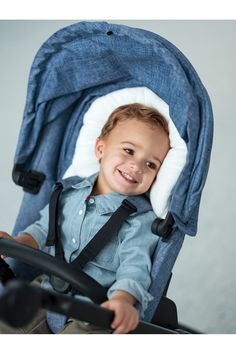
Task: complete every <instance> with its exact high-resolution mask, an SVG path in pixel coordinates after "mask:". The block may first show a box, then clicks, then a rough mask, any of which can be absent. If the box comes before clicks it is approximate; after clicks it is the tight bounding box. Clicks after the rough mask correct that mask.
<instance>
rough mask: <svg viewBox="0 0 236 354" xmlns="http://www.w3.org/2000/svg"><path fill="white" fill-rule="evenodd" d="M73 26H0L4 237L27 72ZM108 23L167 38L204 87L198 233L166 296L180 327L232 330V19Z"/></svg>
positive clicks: (13, 202)
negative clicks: (208, 145)
mask: <svg viewBox="0 0 236 354" xmlns="http://www.w3.org/2000/svg"><path fill="white" fill-rule="evenodd" d="M72 22H73V21H43V22H42V21H0V53H1V56H0V71H1V76H0V77H1V84H0V103H1V104H0V115H1V116H0V131H1V139H0V168H1V173H0V197H1V214H0V229H2V230H5V231H8V232H10V231H11V229H12V227H13V224H14V221H15V218H16V215H17V212H18V209H19V205H20V201H21V197H22V192H21V190H20V189H19V188H18V187H16V186H15V185H14V184H13V182H11V169H12V164H13V157H14V151H15V146H16V142H17V136H18V133H19V127H20V124H21V119H22V113H23V108H24V102H25V95H26V87H27V76H28V73H29V68H30V65H31V63H32V60H33V57H34V55H35V53H36V51H37V50H38V48H39V46H40V45H41V44H42V43H43V41H45V40H46V39H47V38H48V37H49V36H50V35H51V34H52V33H53V32H54V31H56V30H57V29H59V28H61V27H63V26H65V25H67V24H70V23H72ZM74 22H75V21H74ZM110 22H116V23H123V24H126V25H130V26H133V27H140V28H144V29H147V30H151V31H153V32H156V33H158V34H160V35H162V36H164V37H165V38H167V39H169V40H170V41H171V42H172V43H174V44H175V45H176V46H177V47H178V48H179V49H180V50H182V52H183V53H184V54H185V55H186V56H187V57H188V58H189V60H190V61H191V62H192V64H193V65H194V67H195V69H196V70H197V71H198V73H199V76H200V77H201V79H202V81H203V83H204V84H205V86H206V87H207V89H208V92H209V94H210V97H211V99H212V104H213V110H214V115H215V134H214V146H213V151H212V159H211V166H210V172H209V176H208V180H207V183H206V187H205V191H204V194H203V198H202V203H201V208H200V216H199V229H198V234H197V237H195V238H192V237H186V241H185V243H184V246H183V248H182V250H181V253H180V255H179V257H178V260H177V263H176V265H175V268H174V272H173V273H174V275H173V279H172V282H171V285H170V289H169V295H170V297H171V298H173V299H174V300H175V302H176V303H177V306H178V312H179V320H180V322H182V323H184V324H186V325H189V326H191V327H193V328H195V329H198V330H199V331H203V332H207V333H236V301H235V299H236V280H235V266H236V260H235V254H234V253H235V249H236V227H235V220H236V208H235V199H236V198H235V197H236V189H235V180H236V169H235V162H234V161H235V156H236V143H235V130H234V129H236V120H235V117H236V109H235V92H236V70H235V62H236V48H235V42H236V22H235V21H110Z"/></svg>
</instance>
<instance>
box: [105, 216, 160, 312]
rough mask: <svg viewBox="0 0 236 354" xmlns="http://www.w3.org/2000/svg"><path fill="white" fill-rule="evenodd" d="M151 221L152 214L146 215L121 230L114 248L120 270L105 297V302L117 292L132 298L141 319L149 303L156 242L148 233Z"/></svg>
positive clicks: (130, 221)
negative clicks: (119, 291)
mask: <svg viewBox="0 0 236 354" xmlns="http://www.w3.org/2000/svg"><path fill="white" fill-rule="evenodd" d="M154 218H155V216H154V214H153V212H147V213H144V214H141V215H138V216H136V217H132V218H130V219H129V220H128V221H127V222H126V223H125V225H124V226H123V228H122V230H121V232H122V234H121V235H120V238H121V242H120V245H119V248H118V253H119V259H120V266H119V268H118V269H117V272H116V281H115V282H114V283H113V285H112V286H111V287H110V288H109V290H108V294H107V295H108V298H109V299H110V298H111V297H112V296H113V294H114V293H115V292H116V291H117V290H123V291H127V292H128V293H129V294H131V295H133V296H134V297H135V298H136V300H137V304H136V308H137V310H138V311H139V312H140V316H141V317H143V315H144V311H145V309H146V308H147V306H148V303H149V302H150V301H151V300H152V299H153V296H152V295H151V294H150V293H149V292H148V289H149V287H150V284H151V265H152V264H151V257H152V254H153V252H154V249H155V247H156V245H157V243H158V240H159V237H158V236H156V235H154V234H153V233H152V232H151V224H152V221H153V220H154Z"/></svg>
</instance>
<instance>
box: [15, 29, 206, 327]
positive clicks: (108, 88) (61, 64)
mask: <svg viewBox="0 0 236 354" xmlns="http://www.w3.org/2000/svg"><path fill="white" fill-rule="evenodd" d="M137 86H146V87H148V88H149V89H151V90H152V91H153V92H155V93H157V94H158V96H159V97H161V98H162V99H163V100H164V101H165V102H166V103H167V104H168V105H169V108H170V116H171V118H172V120H173V122H174V124H175V126H176V127H177V129H178V131H179V133H180V135H181V137H182V138H183V139H184V140H185V142H186V144H187V148H188V161H187V163H186V166H185V168H184V169H183V171H182V173H181V175H180V177H179V179H178V181H177V183H176V185H175V187H174V189H173V191H172V194H171V196H170V204H169V211H170V212H171V214H172V215H173V217H174V220H175V227H174V230H173V232H172V236H171V237H170V238H169V239H168V240H165V241H164V240H163V241H161V242H159V245H158V248H157V250H156V251H155V254H154V257H153V268H152V285H151V288H150V292H151V294H152V295H153V296H154V300H153V304H151V305H150V306H149V307H148V309H147V311H146V314H145V316H146V319H147V320H150V318H151V317H152V314H153V309H154V307H155V306H156V304H157V303H158V301H159V299H160V296H161V294H162V292H163V290H164V288H165V284H166V281H167V280H168V278H169V276H170V273H171V269H172V267H173V265H174V262H175V259H176V257H177V255H178V252H179V250H180V248H181V245H182V242H183V239H184V235H185V234H188V235H195V234H196V232H197V221H198V212H199V204H200V199H201V194H202V189H203V187H204V184H205V180H206V176H207V172H208V166H209V160H210V153H211V146H212V137H213V115H212V108H211V103H210V99H209V96H208V93H207V91H206V89H205V87H204V86H203V84H202V82H201V80H200V79H199V77H198V74H197V73H196V71H195V70H194V68H193V66H192V65H191V63H190V62H189V61H188V59H187V58H186V57H185V56H184V55H183V54H182V53H181V52H180V51H179V50H178V49H177V48H176V47H175V46H174V45H173V44H171V43H170V42H169V41H167V40H166V39H164V38H162V37H161V36H159V35H157V34H154V33H152V32H149V31H145V30H142V29H136V28H130V27H127V26H123V25H116V24H109V23H106V22H80V23H77V24H73V25H71V26H68V27H66V28H63V29H61V30H59V31H58V32H56V33H55V34H53V35H52V36H51V37H50V38H49V39H48V40H47V41H46V42H45V43H44V44H43V45H42V47H41V48H40V49H39V51H38V53H37V55H36V57H35V59H34V62H33V64H32V68H31V72H30V77H29V83H28V92H27V99H26V105H25V109H24V117H23V122H22V126H21V131H20V134H19V140H18V144H17V149H16V154H15V161H14V163H18V164H23V165H24V166H25V168H26V169H33V170H36V171H40V172H43V173H44V174H45V175H46V180H45V182H44V184H43V186H42V188H41V190H40V193H39V194H37V195H31V194H29V193H25V194H24V197H23V201H22V205H21V208H20V211H19V215H18V218H17V221H16V225H15V228H14V231H13V234H17V233H18V232H19V231H20V230H22V229H24V228H25V227H27V226H28V225H30V224H31V223H33V222H34V221H35V220H37V219H38V218H39V211H40V210H41V209H42V208H43V207H44V206H45V205H46V204H47V203H48V200H49V196H50V191H51V189H52V186H53V184H54V183H55V182H56V181H57V180H58V179H61V178H62V176H63V174H64V172H65V171H66V170H67V168H68V166H69V165H70V164H71V160H72V157H73V153H74V149H75V144H76V140H77V137H78V134H79V131H80V128H81V126H82V124H83V116H84V114H85V112H86V111H87V109H88V108H89V107H90V105H91V103H92V102H93V101H94V100H95V99H96V98H98V97H100V96H102V95H105V94H107V93H109V92H112V91H114V90H118V89H121V88H125V87H137ZM95 119H96V117H95ZM32 206H33V207H32Z"/></svg>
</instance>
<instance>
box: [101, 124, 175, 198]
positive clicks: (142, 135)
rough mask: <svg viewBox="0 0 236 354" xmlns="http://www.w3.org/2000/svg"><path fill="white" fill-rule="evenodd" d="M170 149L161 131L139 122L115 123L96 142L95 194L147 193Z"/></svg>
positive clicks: (165, 135) (167, 140) (163, 132)
mask: <svg viewBox="0 0 236 354" xmlns="http://www.w3.org/2000/svg"><path fill="white" fill-rule="evenodd" d="M169 148H170V145H169V137H168V135H167V133H166V132H165V131H164V130H163V129H162V128H159V127H157V126H150V125H148V124H146V123H144V122H142V121H140V120H138V119H127V120H126V121H122V122H119V123H117V125H116V126H115V127H114V129H113V130H112V131H111V132H110V133H108V135H106V136H105V137H104V138H102V139H97V141H96V146H95V153H96V156H97V158H98V159H100V173H99V177H98V181H97V184H96V186H95V189H94V193H96V194H107V193H113V192H116V193H120V194H124V195H138V194H142V193H145V192H147V191H148V190H149V188H150V187H151V185H152V183H153V181H154V179H155V177H156V175H157V172H158V170H159V169H160V166H161V164H162V162H163V160H164V158H165V156H166V154H167V152H168V150H169Z"/></svg>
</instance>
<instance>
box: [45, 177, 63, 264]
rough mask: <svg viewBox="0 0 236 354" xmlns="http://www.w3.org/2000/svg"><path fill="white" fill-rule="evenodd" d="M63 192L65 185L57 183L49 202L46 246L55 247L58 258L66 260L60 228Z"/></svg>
mask: <svg viewBox="0 0 236 354" xmlns="http://www.w3.org/2000/svg"><path fill="white" fill-rule="evenodd" d="M62 191H63V184H62V183H60V182H57V183H56V185H55V189H54V191H53V193H52V195H51V198H50V202H49V226H48V236H47V241H46V246H54V245H55V255H56V257H60V258H61V259H63V260H64V251H63V248H62V244H61V240H60V235H59V227H58V217H59V215H58V213H59V199H60V196H61V193H62Z"/></svg>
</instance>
